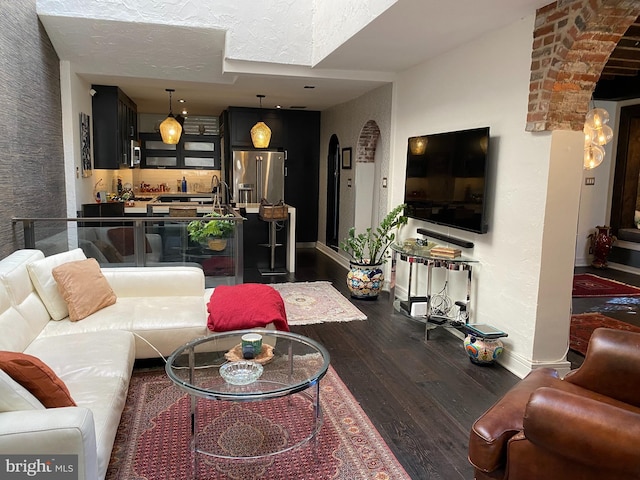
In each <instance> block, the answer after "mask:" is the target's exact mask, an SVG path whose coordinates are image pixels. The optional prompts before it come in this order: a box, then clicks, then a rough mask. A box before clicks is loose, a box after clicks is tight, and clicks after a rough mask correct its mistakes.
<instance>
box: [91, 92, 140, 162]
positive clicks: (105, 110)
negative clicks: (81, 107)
mask: <svg viewBox="0 0 640 480" xmlns="http://www.w3.org/2000/svg"><path fill="white" fill-rule="evenodd" d="M91 88H92V89H93V90H95V92H96V93H95V94H94V95H93V98H92V100H91V102H92V111H93V161H94V168H104V169H118V168H120V165H121V164H125V165H130V164H131V150H132V149H131V141H132V140H137V138H138V111H137V107H136V104H135V103H134V102H133V100H131V99H130V98H129V97H127V96H126V95H125V94H124V92H123V91H122V90H120V89H119V88H118V87H115V86H110V85H92V86H91Z"/></svg>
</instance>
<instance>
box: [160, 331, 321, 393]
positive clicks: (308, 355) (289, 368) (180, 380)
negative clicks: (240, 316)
mask: <svg viewBox="0 0 640 480" xmlns="http://www.w3.org/2000/svg"><path fill="white" fill-rule="evenodd" d="M247 333H259V334H260V335H262V344H263V347H262V352H261V354H260V355H257V356H256V357H255V359H252V360H250V361H254V362H255V363H258V364H260V365H261V366H262V374H261V375H260V377H259V378H258V379H257V380H256V381H254V382H252V383H249V384H247V385H234V384H231V383H228V382H227V381H226V380H225V379H224V378H223V377H222V376H221V375H220V367H222V365H225V364H228V363H229V362H230V361H242V360H243V358H242V349H241V337H242V336H243V335H245V334H247ZM329 360H330V357H329V352H328V351H327V350H326V348H324V347H323V346H322V345H321V344H319V343H318V342H316V341H315V340H312V339H310V338H307V337H304V336H302V335H299V334H296V333H292V332H281V331H278V330H267V329H251V330H235V331H232V332H223V333H213V334H211V335H209V336H206V337H202V338H198V339H196V340H193V341H191V342H189V343H186V344H185V345H183V346H181V347H179V348H178V349H177V350H176V351H175V352H173V353H172V354H171V356H170V357H169V359H168V360H167V364H166V366H165V370H166V372H167V375H168V376H169V378H170V379H171V380H172V381H173V382H174V383H175V384H176V385H178V386H179V387H180V388H182V389H184V390H186V391H187V392H189V393H190V394H192V395H196V396H199V397H205V398H211V399H219V400H236V401H252V400H259V399H267V398H276V397H281V396H285V395H291V394H293V393H296V392H300V391H302V390H305V389H307V388H309V387H311V386H312V385H315V384H316V383H317V382H318V381H320V379H321V378H322V377H323V376H324V375H325V374H326V373H327V369H328V368H329ZM257 368H259V367H257Z"/></svg>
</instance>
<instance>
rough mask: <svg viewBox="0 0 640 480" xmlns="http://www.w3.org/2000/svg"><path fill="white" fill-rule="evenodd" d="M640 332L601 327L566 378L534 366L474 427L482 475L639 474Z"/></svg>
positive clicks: (472, 453)
mask: <svg viewBox="0 0 640 480" xmlns="http://www.w3.org/2000/svg"><path fill="white" fill-rule="evenodd" d="M639 445H640V333H633V332H626V331H621V330H612V329H606V328H599V329H597V330H596V331H595V332H594V333H593V335H592V337H591V339H590V341H589V347H588V349H587V354H586V356H585V359H584V363H583V364H582V366H581V367H580V368H578V369H576V370H573V371H572V372H570V373H569V374H567V375H566V376H565V378H564V379H560V378H558V375H557V373H556V371H555V370H552V369H549V368H541V369H538V370H534V371H532V372H531V373H530V374H529V375H527V376H526V377H525V378H524V379H523V380H522V381H521V382H519V383H518V384H517V385H516V386H514V387H513V388H512V389H511V390H510V391H509V392H507V393H506V394H505V395H504V396H503V397H502V398H501V399H500V400H498V402H496V403H495V404H494V405H493V406H492V407H491V408H490V409H489V410H487V411H486V412H485V413H484V414H483V415H482V416H481V417H480V418H479V419H478V420H476V422H475V423H474V424H473V427H472V429H471V435H470V439H469V461H470V462H471V464H472V465H473V466H474V468H475V478H476V479H477V480H487V479H493V480H495V479H501V480H502V479H512V480H541V479H545V480H554V479H562V480H568V479H570V480H592V479H593V480H596V479H597V480H605V479H606V480H614V479H615V480H622V479H624V480H630V479H640V453H639V450H638V449H639Z"/></svg>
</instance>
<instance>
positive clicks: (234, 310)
mask: <svg viewBox="0 0 640 480" xmlns="http://www.w3.org/2000/svg"><path fill="white" fill-rule="evenodd" d="M207 310H208V311H209V319H208V321H207V326H208V327H209V330H212V331H215V332H226V331H229V330H242V329H245V328H256V327H266V326H267V324H269V323H271V322H273V323H274V325H275V327H276V328H277V329H278V330H283V331H286V332H288V331H289V324H288V323H287V312H286V311H285V307H284V301H283V300H282V297H281V296H280V293H278V291H277V290H276V289H274V288H273V287H270V286H269V285H263V284H258V283H243V284H241V285H232V286H229V285H220V286H218V287H216V288H215V290H214V291H213V295H211V300H210V301H209V303H208V304H207Z"/></svg>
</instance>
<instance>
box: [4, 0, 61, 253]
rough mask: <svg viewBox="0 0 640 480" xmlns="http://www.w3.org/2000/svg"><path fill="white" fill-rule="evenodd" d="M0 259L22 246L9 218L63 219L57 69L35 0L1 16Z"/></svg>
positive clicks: (9, 5) (7, 8)
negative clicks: (37, 13)
mask: <svg viewBox="0 0 640 480" xmlns="http://www.w3.org/2000/svg"><path fill="white" fill-rule="evenodd" d="M0 52H1V53H0V85H2V87H3V88H0V128H1V129H2V134H0V258H2V257H5V256H6V255H8V254H9V253H11V252H12V251H14V250H15V249H16V248H21V247H22V246H23V244H22V228H18V229H16V232H17V233H16V234H15V235H14V231H13V229H12V225H11V217H12V216H34V217H66V206H65V180H64V160H63V150H62V125H61V122H62V113H61V107H60V67H59V61H58V57H57V55H56V53H55V51H54V49H53V47H52V45H51V42H50V41H49V38H48V37H47V35H46V33H45V31H44V28H43V27H42V25H41V24H40V22H39V21H38V17H37V15H36V2H35V0H24V1H19V2H3V3H2V15H0Z"/></svg>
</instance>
